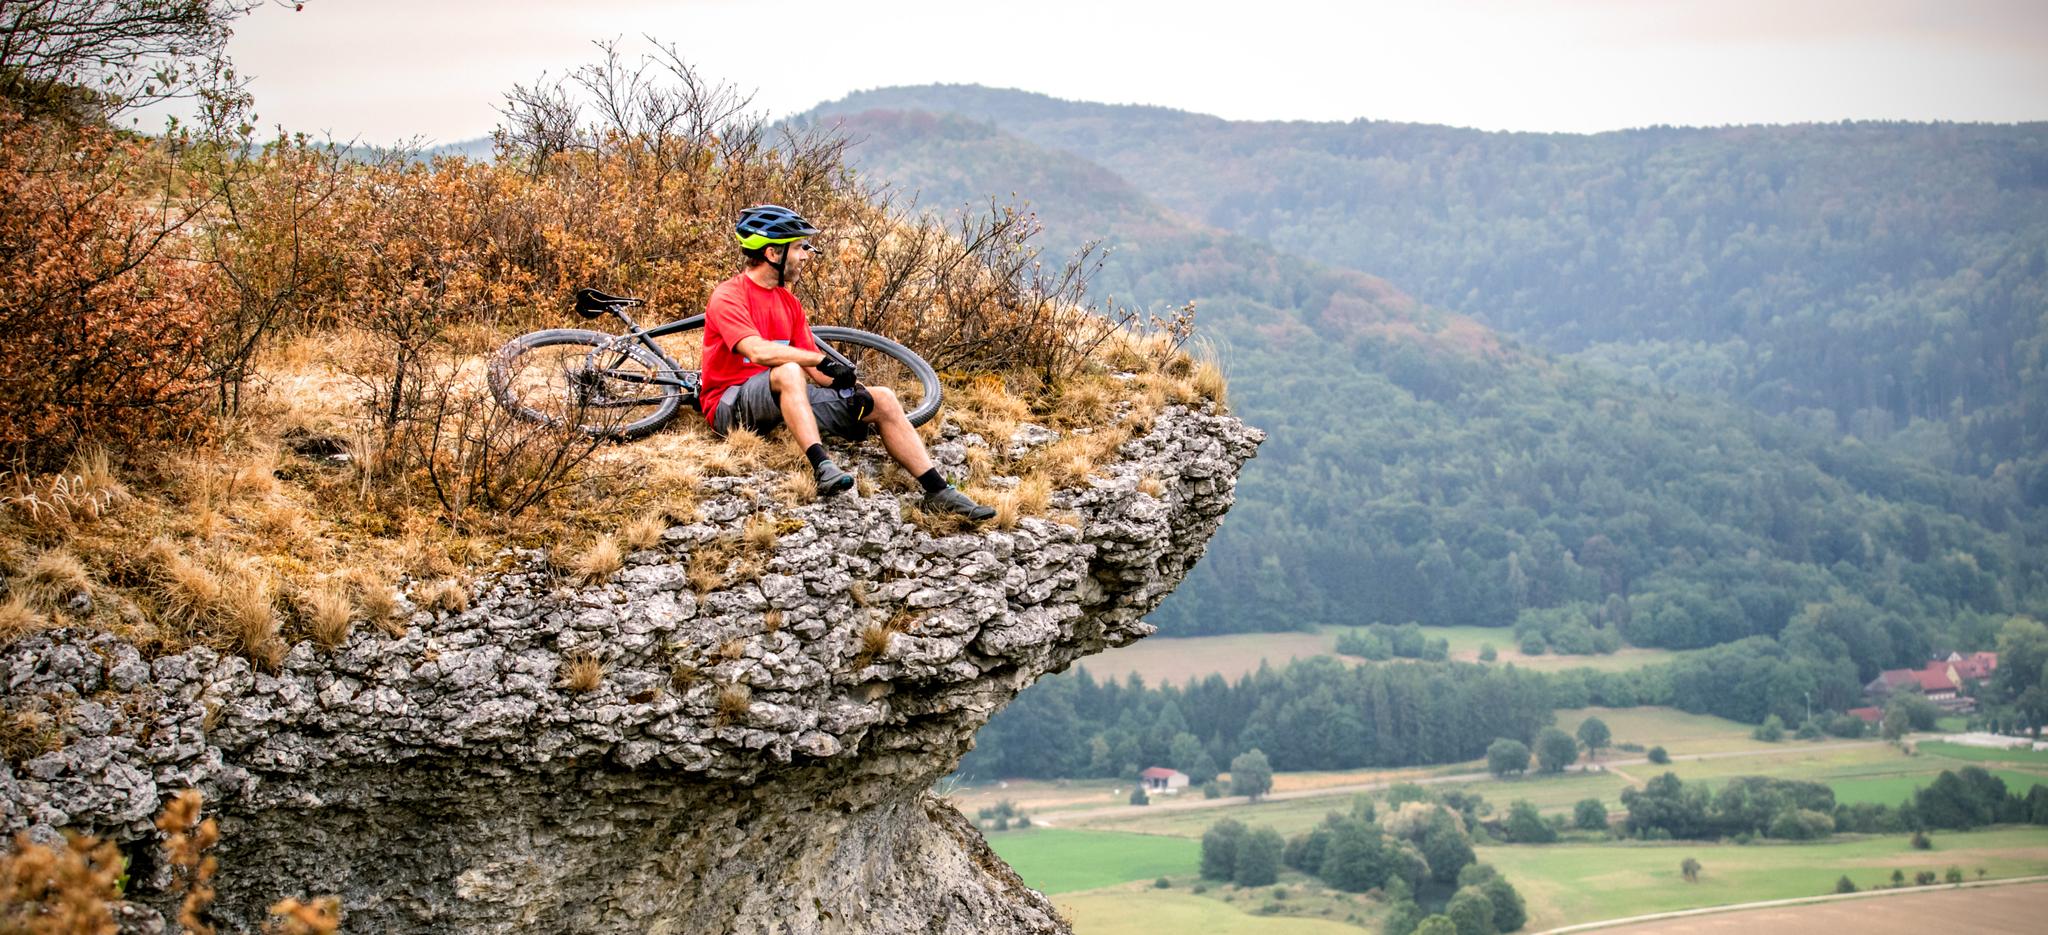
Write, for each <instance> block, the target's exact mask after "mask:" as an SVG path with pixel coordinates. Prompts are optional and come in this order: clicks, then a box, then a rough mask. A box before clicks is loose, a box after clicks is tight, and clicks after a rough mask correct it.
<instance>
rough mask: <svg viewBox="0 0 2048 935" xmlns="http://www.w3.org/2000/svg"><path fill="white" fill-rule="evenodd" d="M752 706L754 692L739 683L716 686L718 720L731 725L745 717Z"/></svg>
mask: <svg viewBox="0 0 2048 935" xmlns="http://www.w3.org/2000/svg"><path fill="white" fill-rule="evenodd" d="M753 706H754V690H753V689H751V688H748V687H747V686H745V685H742V684H740V683H737V682H735V683H732V684H729V685H720V686H718V719H719V720H720V721H721V722H725V723H731V722H733V721H738V720H740V719H742V718H745V717H746V716H747V712H748V711H749V710H751V709H752V708H753Z"/></svg>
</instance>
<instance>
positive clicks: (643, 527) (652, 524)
mask: <svg viewBox="0 0 2048 935" xmlns="http://www.w3.org/2000/svg"><path fill="white" fill-rule="evenodd" d="M662 512H663V511H661V510H650V511H648V512H646V513H642V514H640V515H639V516H637V517H635V518H634V519H633V521H632V522H629V523H627V524H626V526H625V528H623V529H620V530H619V544H620V545H622V546H624V547H625V548H626V549H627V550H628V551H633V552H638V551H641V550H643V549H651V548H653V547H654V546H655V545H656V544H657V543H659V542H661V534H662V533H664V532H667V531H668V518H667V517H666V516H663V515H662Z"/></svg>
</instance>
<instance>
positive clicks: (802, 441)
mask: <svg viewBox="0 0 2048 935" xmlns="http://www.w3.org/2000/svg"><path fill="white" fill-rule="evenodd" d="M768 385H770V386H773V387H774V388H775V404H776V407H777V408H779V409H781V410H782V424H783V425H785V426H787V427H788V428H789V435H790V437H791V438H792V439H794V440H795V441H796V446H797V447H798V448H800V449H803V450H804V451H805V452H806V453H809V452H810V451H811V449H812V447H813V446H818V445H820V442H821V441H822V439H820V437H819V435H818V416H817V414H816V413H814V412H812V411H811V378H810V375H809V374H806V373H805V372H804V368H803V367H801V366H799V365H797V364H782V365H780V366H777V367H776V368H775V369H773V370H770V371H769V372H768ZM818 451H820V452H822V451H824V449H823V448H822V447H819V448H818ZM818 458H819V459H820V460H815V461H814V463H812V465H811V471H812V474H813V475H814V479H815V480H816V481H817V483H818V496H820V497H829V496H832V495H833V494H837V493H842V492H844V491H846V490H847V489H849V488H851V487H852V486H853V484H854V481H853V475H851V474H848V473H846V472H845V471H842V470H840V469H839V466H838V465H836V464H833V463H832V459H831V458H826V457H824V456H823V455H822V454H821V455H818Z"/></svg>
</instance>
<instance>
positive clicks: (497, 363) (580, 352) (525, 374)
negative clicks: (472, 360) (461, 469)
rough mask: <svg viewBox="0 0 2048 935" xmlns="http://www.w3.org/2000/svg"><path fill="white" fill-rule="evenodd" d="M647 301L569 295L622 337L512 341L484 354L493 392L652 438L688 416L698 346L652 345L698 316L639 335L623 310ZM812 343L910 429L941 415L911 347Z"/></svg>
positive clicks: (557, 331)
mask: <svg viewBox="0 0 2048 935" xmlns="http://www.w3.org/2000/svg"><path fill="white" fill-rule="evenodd" d="M645 304H647V303H646V302H645V301H644V300H641V299H633V298H626V297H623V296H615V295H606V294H604V293H602V292H599V291H597V290H595V289H578V290H576V314H578V315H581V316H582V317H583V319H584V320H585V321H595V320H597V319H600V318H604V317H607V316H610V317H615V318H617V319H618V320H619V321H620V322H622V323H624V324H625V326H626V333H624V334H610V333H608V332H604V331H592V330H588V329H584V328H550V329H547V330H543V331H535V332H532V333H530V334H522V335H520V336H519V337H516V338H513V339H512V340H511V341H509V342H506V344H505V346H504V347H501V348H499V349H498V350H497V352H496V353H494V354H492V355H491V361H490V385H491V395H492V396H493V397H495V398H496V399H497V400H498V404H499V405H501V406H504V407H505V408H506V409H507V410H509V411H511V412H512V413H514V414H515V415H517V416H519V417H520V418H523V419H527V420H530V421H534V422H541V423H545V424H548V425H554V426H562V427H567V426H573V427H575V428H576V429H577V430H578V431H580V432H583V433H585V434H588V435H593V436H598V437H603V438H614V439H620V440H630V439H635V438H641V437H643V436H646V435H648V434H650V433H652V432H653V431H655V430H656V429H659V428H661V427H662V426H663V425H666V424H667V423H668V421H669V420H670V419H673V418H675V415H676V413H677V412H678V411H680V410H681V409H682V408H683V407H684V406H686V405H687V406H689V407H690V408H692V409H695V408H696V407H697V390H698V386H699V381H700V379H701V373H702V370H703V354H704V342H703V341H702V340H688V341H679V342H676V343H677V344H679V345H685V347H683V348H679V349H677V350H676V351H673V352H672V351H670V350H669V349H666V348H664V347H663V346H662V345H661V344H660V343H659V342H658V339H660V338H664V337H668V336H670V335H675V334H683V333H685V332H690V331H696V330H698V329H701V328H703V327H704V316H703V315H692V316H690V317H689V318H683V319H678V320H676V321H671V322H669V323H667V324H664V325H656V326H655V327H652V328H643V327H641V326H640V324H639V323H638V322H635V321H634V320H633V316H632V315H630V314H628V313H627V312H626V310H627V309H629V308H636V307H639V306H642V305H645ZM811 336H812V337H813V338H815V339H817V342H818V350H819V351H820V352H821V353H823V354H825V355H826V356H828V357H831V358H833V359H835V360H838V361H840V362H842V363H846V364H851V365H852V366H853V368H854V370H855V371H856V372H857V373H859V374H860V380H861V382H862V383H865V384H867V385H869V386H886V387H889V388H890V389H893V390H895V391H896V395H897V398H898V399H900V400H902V401H903V411H904V413H905V414H906V415H908V416H909V417H910V424H911V425H923V424H924V423H926V422H929V421H931V418H932V417H933V416H935V415H938V412H939V403H940V401H941V397H942V396H943V393H942V391H941V389H940V387H939V375H938V373H937V372H936V371H934V370H933V369H932V365H931V364H928V363H926V362H925V360H924V358H922V357H919V356H917V354H916V353H915V352H913V351H911V350H910V349H909V348H907V347H904V346H903V345H901V344H898V343H896V342H895V341H891V340H889V339H888V338H885V337H882V336H881V335H879V334H874V333H872V332H867V331H861V330H859V329H856V328H839V327H834V326H831V325H816V326H813V327H812V328H811ZM693 337H694V336H693Z"/></svg>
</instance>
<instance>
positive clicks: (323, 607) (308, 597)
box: [299, 580, 354, 650]
mask: <svg viewBox="0 0 2048 935" xmlns="http://www.w3.org/2000/svg"><path fill="white" fill-rule="evenodd" d="M348 592H349V588H348V583H347V582H346V581H341V580H328V581H323V582H320V583H319V584H317V585H315V586H313V587H311V588H308V589H306V590H305V591H304V592H303V593H301V594H300V595H299V614H300V616H302V617H304V618H305V621H306V628H307V630H309V631H310V632H311V633H312V635H313V641H314V642H315V643H318V644H320V646H321V648H323V649H330V650H331V649H334V648H335V647H337V646H340V645H341V644H343V643H345V642H347V641H348V631H349V625H350V620H349V615H350V613H351V612H352V611H353V610H354V607H353V606H352V605H351V604H350V602H349V599H348Z"/></svg>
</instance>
